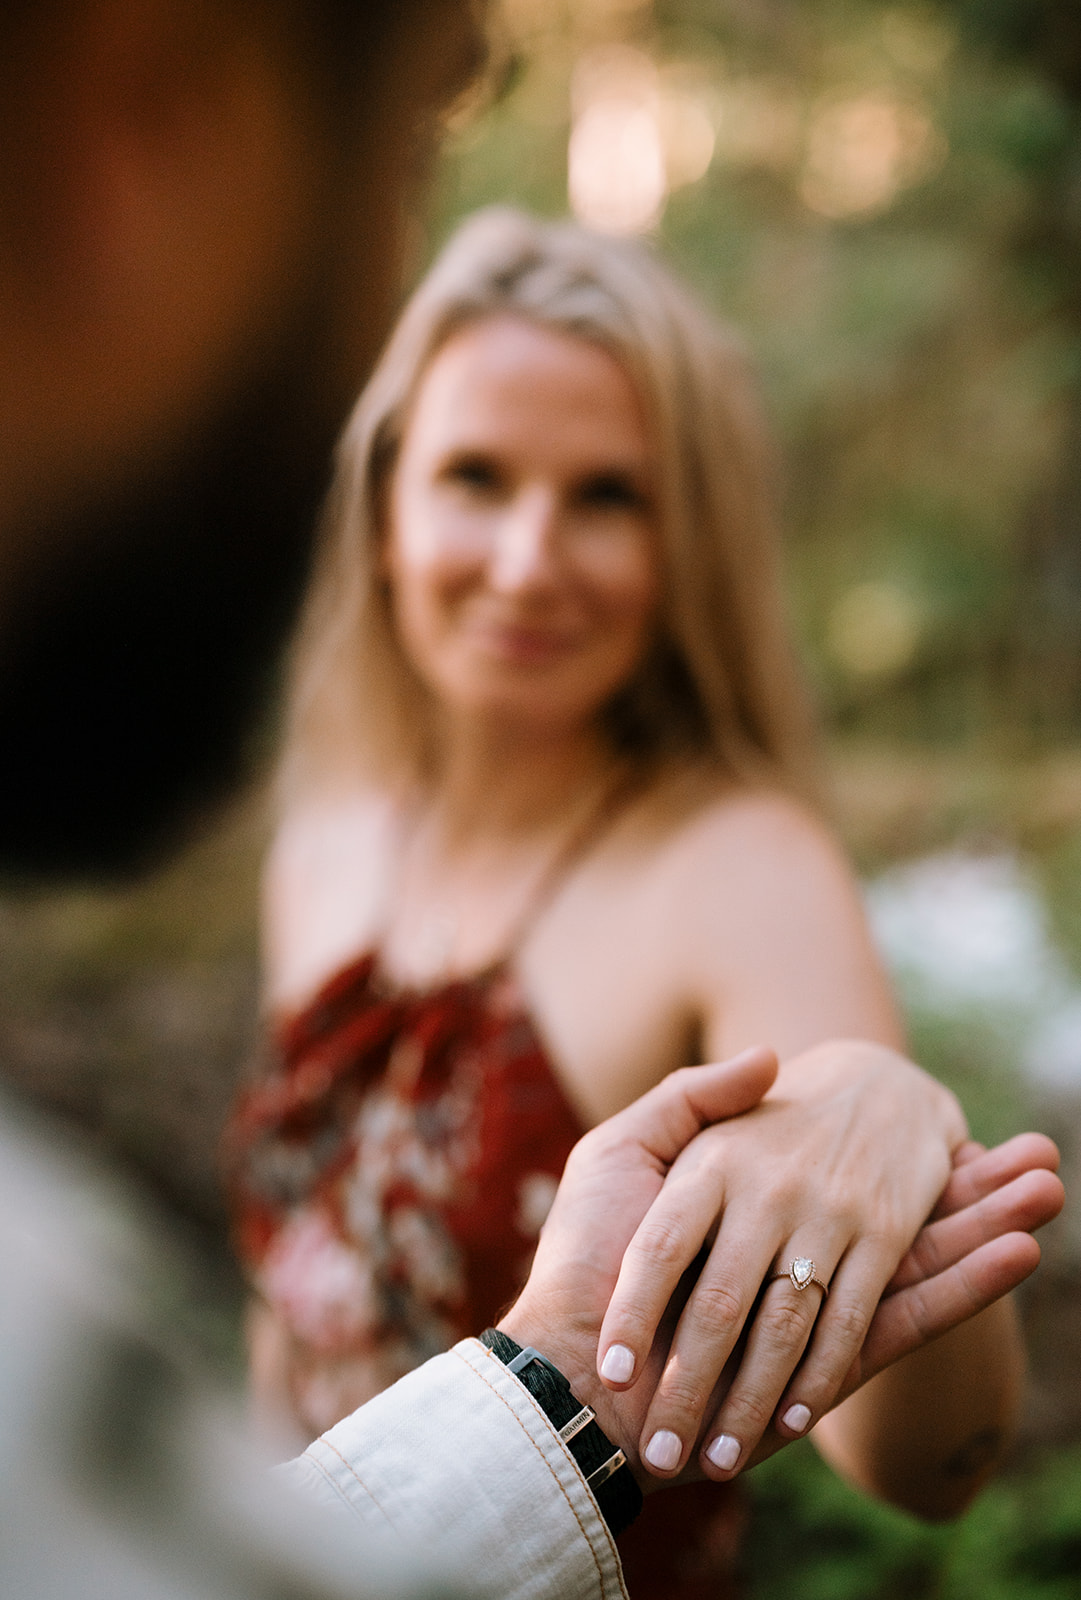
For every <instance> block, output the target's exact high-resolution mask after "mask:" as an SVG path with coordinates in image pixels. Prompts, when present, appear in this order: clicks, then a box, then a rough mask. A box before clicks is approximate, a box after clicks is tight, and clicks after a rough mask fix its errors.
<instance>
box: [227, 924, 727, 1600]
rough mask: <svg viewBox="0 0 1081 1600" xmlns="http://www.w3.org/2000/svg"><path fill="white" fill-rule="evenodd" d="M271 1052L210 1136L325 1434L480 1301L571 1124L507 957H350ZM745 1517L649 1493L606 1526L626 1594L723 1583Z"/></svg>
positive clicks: (311, 1418) (563, 1149) (679, 1597)
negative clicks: (632, 1516) (409, 976)
mask: <svg viewBox="0 0 1081 1600" xmlns="http://www.w3.org/2000/svg"><path fill="white" fill-rule="evenodd" d="M272 1054H273V1062H272V1067H271V1070H270V1071H269V1072H268V1073H267V1075H266V1076H265V1077H264V1078H263V1079H262V1081H261V1082H259V1083H258V1084H257V1085H256V1086H254V1087H253V1088H251V1089H249V1090H247V1091H246V1092H245V1093H243V1094H242V1095H241V1096H240V1098H239V1099H238V1101H237V1104H236V1107H235V1110H234V1114H233V1117H232V1120H231V1124H230V1127H229V1131H228V1135H227V1144H226V1149H227V1160H228V1166H229V1172H230V1192H231V1198H232V1206H233V1220H234V1233H235V1238H236V1243H237V1247H238V1250H239V1253H240V1257H241V1260H242V1262H243V1264H244V1267H245V1269H246V1271H247V1274H248V1276H249V1279H250V1282H251V1284H252V1287H253V1288H254V1290H255V1292H256V1293H257V1295H259V1296H260V1297H261V1298H262V1299H263V1300H264V1301H265V1302H266V1304H267V1305H268V1306H269V1307H270V1308H271V1309H272V1310H273V1311H274V1312H275V1314H276V1316H277V1319H278V1322H279V1324H280V1325H282V1326H283V1327H284V1328H286V1329H287V1330H288V1331H289V1334H290V1349H291V1356H290V1371H289V1383H290V1388H291V1391H292V1395H293V1400H294V1405H295V1408H296V1412H297V1416H298V1417H299V1418H300V1419H301V1420H302V1421H303V1422H304V1423H305V1425H306V1426H307V1427H309V1428H310V1429H311V1430H312V1431H313V1432H321V1431H323V1430H324V1429H325V1428H327V1427H330V1426H331V1425H332V1424H333V1423H334V1422H336V1421H338V1420H339V1418H341V1417H342V1416H345V1415H347V1414H348V1413H349V1412H350V1411H351V1410H353V1409H354V1408H355V1407H356V1406H358V1405H360V1404H362V1403H363V1402H364V1401H365V1400H367V1399H369V1398H370V1397H371V1396H372V1395H374V1394H376V1393H378V1392H379V1391H380V1390H381V1389H383V1388H385V1387H386V1386H387V1385H388V1384H390V1383H393V1382H394V1381H395V1379H396V1378H399V1377H401V1376H402V1374H403V1373H405V1372H408V1371H409V1370H410V1369H411V1368H413V1367H415V1366H417V1365H418V1364H419V1363H420V1362H422V1361H424V1360H426V1359H427V1358H428V1357H429V1356H432V1355H434V1354H436V1353H438V1352H439V1351H441V1350H445V1349H446V1348H447V1347H448V1346H449V1345H451V1344H453V1343H454V1342H455V1341H456V1340H458V1339H460V1338H463V1337H465V1336H466V1335H467V1334H470V1333H478V1332H479V1331H480V1330H481V1329H482V1328H484V1327H486V1326H488V1325H489V1324H491V1323H493V1322H494V1321H496V1320H497V1319H498V1317H499V1315H500V1313H501V1312H502V1311H503V1310H504V1309H505V1308H506V1306H507V1305H509V1303H510V1302H511V1301H512V1300H513V1299H514V1296H515V1294H516V1293H517V1291H518V1289H519V1288H520V1286H521V1284H522V1283H523V1281H524V1279H525V1277H526V1275H527V1274H528V1271H529V1264H530V1261H531V1259H532V1254H533V1250H534V1247H535V1245H536V1241H537V1236H538V1234H539V1232H540V1227H541V1224H542V1223H543V1221H544V1218H545V1215H546V1214H547V1211H548V1208H549V1206H550V1204H551V1201H552V1197H553V1196H554V1194H555V1190H556V1186H557V1184H558V1181H559V1177H560V1174H561V1172H562V1170H563V1165H564V1162H565V1161H566V1158H567V1155H568V1153H569V1151H570V1149H571V1146H572V1145H573V1144H574V1143H575V1142H576V1140H577V1139H578V1138H579V1136H580V1135H581V1133H582V1131H583V1129H582V1126H581V1123H580V1121H579V1119H578V1116H577V1114H576V1113H575V1111H574V1110H573V1108H572V1107H571V1105H570V1103H569V1102H568V1100H567V1098H566V1095H565V1094H564V1092H563V1089H562V1087H561V1085H560V1083H559V1080H558V1078H557V1077H556V1075H555V1073H554V1071H553V1069H552V1066H551V1063H550V1061H549V1058H548V1056H547V1053H546V1051H545V1049H544V1047H543V1045H542V1043H541V1041H540V1038H539V1036H538V1033H537V1030H536V1028H535V1026H534V1024H533V1022H532V1021H531V1019H530V1017H529V1014H528V1012H527V1010H526V1009H525V1006H524V1004H523V1001H522V997H521V994H520V991H519V987H518V984H517V982H516V980H515V977H514V974H513V971H512V968H511V965H510V963H509V961H505V962H502V963H500V964H498V965H496V966H494V967H492V968H490V969H489V970H488V971H487V972H485V973H483V974H481V975H479V976H477V977H474V978H472V979H468V980H462V981H456V982H452V983H447V984H444V985H441V986H438V987H436V988H432V989H428V990H423V991H419V990H401V989H395V988H393V987H392V986H391V985H389V984H387V983H386V982H384V981H383V979H382V977H381V975H380V971H379V966H378V961H377V959H376V957H375V956H374V955H370V954H369V955H365V956H363V957H361V958H360V959H359V960H357V961H355V962H353V963H351V964H350V965H349V966H347V967H345V968H344V969H343V970H342V971H341V972H339V973H338V974H337V975H336V976H334V977H333V978H332V979H330V981H329V982H328V983H326V984H325V985H324V987H323V988H322V989H321V990H320V992H319V993H318V994H317V995H316V997H315V999H314V1000H313V1001H312V1002H311V1003H310V1004H309V1005H308V1006H306V1007H305V1009H304V1010H303V1011H301V1012H300V1013H299V1014H297V1015H295V1016H293V1017H290V1018H288V1019H287V1020H285V1021H283V1022H282V1023H281V1024H280V1025H279V1026H278V1027H277V1029H276V1030H275V1032H274V1035H273V1038H272ZM744 1522H745V1505H744V1501H743V1497H742V1496H741V1495H740V1494H739V1493H738V1492H736V1491H735V1490H734V1489H732V1488H731V1487H726V1488H723V1489H721V1488H719V1487H718V1486H716V1485H712V1484H711V1485H698V1486H695V1487H692V1488H684V1489H679V1490H673V1491H669V1492H668V1493H665V1494H663V1495H658V1496H655V1497H652V1498H651V1499H649V1500H647V1501H646V1507H645V1510H644V1512H643V1514H642V1516H641V1517H640V1518H639V1519H638V1521H637V1522H636V1523H635V1524H634V1526H633V1527H632V1528H631V1529H629V1530H628V1532H627V1533H625V1534H624V1535H623V1536H622V1538H621V1540H620V1551H621V1554H622V1556H623V1561H624V1567H625V1571H626V1574H627V1583H628V1588H629V1590H630V1593H631V1594H632V1596H633V1597H634V1600H726V1597H731V1596H734V1595H735V1594H736V1592H737V1590H736V1587H735V1584H734V1577H733V1574H734V1570H735V1564H736V1560H737V1553H738V1549H739V1544H740V1541H741V1536H742V1532H743V1527H744Z"/></svg>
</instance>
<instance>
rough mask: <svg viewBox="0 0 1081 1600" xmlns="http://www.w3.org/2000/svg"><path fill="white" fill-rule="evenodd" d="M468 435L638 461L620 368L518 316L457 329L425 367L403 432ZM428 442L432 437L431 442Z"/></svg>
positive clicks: (644, 432) (638, 406)
mask: <svg viewBox="0 0 1081 1600" xmlns="http://www.w3.org/2000/svg"><path fill="white" fill-rule="evenodd" d="M414 430H416V431H418V432H420V433H422V434H424V435H426V436H434V435H436V434H440V435H442V434H446V435H447V436H453V437H455V438H457V437H459V436H461V437H463V438H464V437H466V436H468V435H469V434H471V433H474V432H481V433H491V434H493V435H499V436H503V437H505V438H506V440H507V442H508V443H509V442H510V440H511V439H512V437H515V436H518V435H520V436H521V439H522V442H527V441H532V442H533V443H535V445H536V446H537V448H540V447H542V445H543V443H544V441H545V439H552V438H554V437H556V436H559V437H560V438H561V439H562V440H563V442H564V443H569V442H570V441H571V440H572V439H573V438H574V437H576V436H577V437H578V438H580V440H581V442H582V444H583V446H585V445H587V444H588V446H589V447H590V448H591V449H595V448H597V447H598V446H600V445H601V444H602V443H603V442H604V441H605V439H607V440H608V443H609V447H610V448H611V449H612V451H613V452H614V453H616V454H622V453H626V454H630V455H633V456H635V457H645V456H648V455H649V454H650V452H651V438H650V432H651V430H650V429H649V427H648V425H647V421H646V413H645V407H644V406H643V404H642V399H641V396H640V394H639V391H638V387H637V385H636V383H635V381H634V379H633V378H632V377H631V375H630V374H629V372H628V371H627V368H626V367H625V366H624V365H623V363H622V362H621V361H620V360H619V358H618V357H617V356H615V355H614V354H613V353H612V352H611V351H609V350H608V349H606V348H605V347H604V346H603V345H601V344H599V343H598V342H596V341H595V340H592V339H588V338H584V337H582V336H581V335H579V334H576V333H571V332H567V331H565V330H563V329H560V328H554V327H549V326H546V325H545V324H543V323H540V322H537V321H533V320H531V319H529V318H527V317H525V316H519V315H512V314H507V313H499V314H497V315H493V316H489V317H485V318H483V319H480V320H478V321H475V322H470V323H468V324H467V325H466V326H465V327H462V328H459V329H457V330H456V331H455V332H454V333H453V334H451V336H450V337H449V338H448V339H447V340H446V341H445V342H444V343H443V344H442V345H440V346H439V348H438V349H437V351H436V352H435V354H434V355H433V357H432V359H431V361H430V362H429V364H428V366H427V368H426V370H425V372H424V375H423V377H422V378H421V381H420V384H419V385H418V389H417V393H416V396H415V399H414V403H413V407H412V408H411V413H410V419H409V422H408V423H407V430H406V431H407V434H408V433H410V432H413V431H414ZM431 442H435V441H434V437H433V438H432V440H431Z"/></svg>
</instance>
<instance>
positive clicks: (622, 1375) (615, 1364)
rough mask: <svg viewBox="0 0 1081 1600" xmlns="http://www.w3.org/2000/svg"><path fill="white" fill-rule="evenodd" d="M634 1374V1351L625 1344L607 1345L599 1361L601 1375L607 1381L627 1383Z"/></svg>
mask: <svg viewBox="0 0 1081 1600" xmlns="http://www.w3.org/2000/svg"><path fill="white" fill-rule="evenodd" d="M633 1375H634V1351H633V1350H628V1349H627V1346H626V1345H625V1344H613V1345H609V1347H608V1351H607V1353H606V1355H605V1357H604V1360H603V1361H602V1362H601V1377H602V1378H607V1379H608V1381H609V1383H628V1382H629V1381H630V1379H631V1377H632V1376H633Z"/></svg>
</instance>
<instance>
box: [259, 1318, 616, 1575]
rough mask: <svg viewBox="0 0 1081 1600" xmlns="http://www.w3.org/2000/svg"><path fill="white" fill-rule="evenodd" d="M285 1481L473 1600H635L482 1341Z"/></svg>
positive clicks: (524, 1403)
mask: <svg viewBox="0 0 1081 1600" xmlns="http://www.w3.org/2000/svg"><path fill="white" fill-rule="evenodd" d="M285 1470H286V1472H287V1473H288V1475H289V1476H290V1477H292V1478H294V1479H295V1480H296V1481H298V1482H301V1483H302V1484H304V1485H305V1486H306V1487H307V1488H308V1490H309V1492H314V1493H315V1494H316V1495H317V1496H318V1497H319V1498H320V1499H322V1500H324V1501H327V1502H331V1503H336V1504H338V1505H339V1506H342V1505H345V1506H348V1508H349V1509H350V1511H351V1512H352V1513H353V1516H354V1517H355V1518H357V1519H359V1521H360V1522H361V1524H362V1525H363V1526H365V1527H366V1528H368V1529H370V1530H371V1533H372V1534H373V1536H375V1537H377V1538H378V1537H379V1535H385V1534H386V1533H388V1532H393V1534H394V1535H395V1536H396V1538H397V1539H398V1540H400V1541H402V1542H403V1543H404V1544H406V1545H407V1546H408V1547H409V1548H410V1549H411V1551H414V1552H415V1550H416V1547H417V1545H418V1543H421V1544H424V1545H427V1546H428V1547H429V1549H430V1551H431V1554H432V1557H433V1558H434V1559H437V1560H438V1562H439V1566H440V1568H441V1569H442V1570H443V1571H444V1572H446V1573H448V1575H450V1574H452V1573H454V1572H458V1573H461V1574H466V1575H467V1580H468V1581H467V1585H466V1587H467V1589H468V1592H469V1593H470V1594H471V1595H475V1596H476V1597H477V1600H554V1597H556V1596H558V1597H559V1600H626V1589H625V1588H624V1586H623V1577H622V1570H621V1567H620V1562H619V1556H618V1554H617V1552H616V1547H615V1541H614V1540H613V1538H612V1535H611V1533H610V1532H609V1529H608V1525H607V1523H606V1522H605V1521H604V1518H603V1517H602V1516H601V1514H600V1512H599V1510H598V1508H597V1504H596V1501H595V1500H594V1499H593V1496H592V1495H591V1494H590V1492H589V1490H588V1489H587V1487H586V1484H585V1480H584V1479H583V1477H582V1475H581V1473H580V1472H579V1470H578V1467H577V1466H576V1464H575V1462H574V1459H573V1457H572V1456H571V1454H570V1452H569V1451H568V1449H567V1447H566V1446H565V1445H564V1444H562V1443H561V1442H560V1440H559V1439H558V1438H557V1437H556V1433H555V1431H554V1429H553V1428H552V1426H551V1425H550V1423H549V1422H548V1419H547V1417H546V1416H545V1415H544V1413H543V1412H542V1411H541V1409H540V1407H539V1406H538V1405H537V1404H536V1402H535V1401H534V1400H533V1399H532V1397H531V1396H530V1395H529V1393H528V1392H527V1391H526V1390H525V1389H524V1388H523V1387H522V1385H521V1384H520V1383H519V1382H518V1381H517V1379H516V1378H514V1377H513V1376H512V1375H511V1374H510V1373H509V1372H508V1371H507V1369H506V1367H505V1366H504V1365H503V1363H502V1362H501V1361H499V1360H497V1359H496V1357H495V1356H494V1355H492V1353H491V1352H490V1351H489V1350H486V1349H485V1348H484V1346H483V1345H482V1344H481V1343H480V1342H479V1341H478V1340H476V1339H466V1340H463V1342H462V1343H461V1344H458V1345H455V1347H454V1349H453V1350H450V1351H448V1352H447V1353H446V1354H445V1355H441V1356H436V1357H435V1359H434V1360H432V1361H428V1362H426V1363H425V1365H424V1366H422V1367H418V1368H417V1370H416V1371H415V1372H411V1373H409V1374H408V1376H406V1377H405V1378H402V1379H400V1380H399V1382H398V1383H396V1384H394V1385H393V1386H392V1387H391V1388H390V1389H387V1390H385V1391H384V1393H383V1394H381V1395H377V1396H376V1398H375V1399H374V1400H371V1401H369V1402H368V1404H367V1405H365V1406H361V1408H360V1410H359V1411H355V1412H354V1413H353V1415H352V1416H350V1417H347V1418H346V1419H345V1421H344V1422H340V1423H338V1425H337V1426H336V1427H334V1428H332V1429H331V1430H330V1431H329V1433H325V1434H324V1435H323V1436H322V1438H320V1439H317V1440H316V1441H315V1443H314V1444H313V1445H312V1446H311V1447H310V1448H309V1449H308V1450H307V1451H305V1453H304V1455H303V1456H301V1457H300V1458H299V1459H298V1460H297V1461H295V1462H291V1463H290V1464H289V1466H288V1467H287V1468H286V1469H285Z"/></svg>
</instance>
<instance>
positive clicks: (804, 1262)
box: [769, 1256, 830, 1300]
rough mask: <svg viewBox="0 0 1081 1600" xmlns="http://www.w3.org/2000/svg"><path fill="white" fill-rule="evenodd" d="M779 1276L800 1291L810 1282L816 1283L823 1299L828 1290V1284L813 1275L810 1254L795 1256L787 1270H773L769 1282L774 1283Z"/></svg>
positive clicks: (813, 1270) (813, 1267)
mask: <svg viewBox="0 0 1081 1600" xmlns="http://www.w3.org/2000/svg"><path fill="white" fill-rule="evenodd" d="M780 1278H787V1279H788V1281H789V1283H791V1284H792V1286H793V1288H796V1289H799V1290H801V1291H802V1290H803V1289H806V1288H808V1287H809V1285H810V1284H812V1283H814V1284H817V1285H818V1287H819V1288H820V1289H821V1290H822V1298H823V1300H824V1299H825V1298H826V1296H827V1295H828V1294H829V1292H830V1291H829V1285H828V1284H825V1283H823V1282H822V1279H821V1278H819V1277H816V1276H815V1264H814V1262H813V1261H812V1260H811V1258H810V1256H796V1257H795V1259H794V1260H793V1262H792V1265H791V1266H790V1267H789V1268H788V1270H787V1272H775V1273H774V1274H773V1275H772V1277H771V1278H770V1280H769V1281H770V1283H776V1282H777V1281H778V1279H780Z"/></svg>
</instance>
